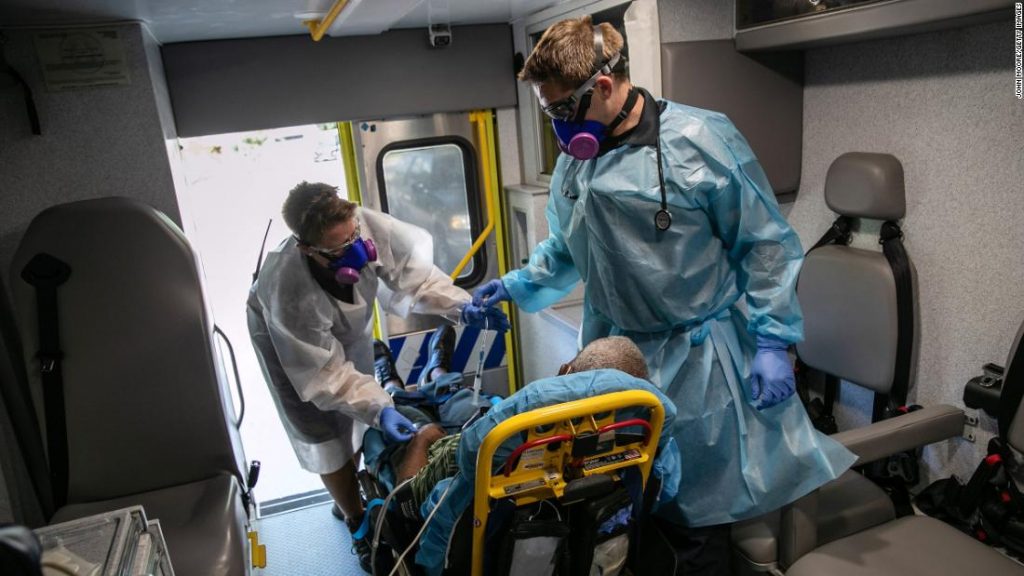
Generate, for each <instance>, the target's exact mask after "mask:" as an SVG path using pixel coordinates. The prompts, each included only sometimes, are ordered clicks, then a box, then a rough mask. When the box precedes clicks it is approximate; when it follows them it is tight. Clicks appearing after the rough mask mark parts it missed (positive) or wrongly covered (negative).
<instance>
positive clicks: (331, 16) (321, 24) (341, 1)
mask: <svg viewBox="0 0 1024 576" xmlns="http://www.w3.org/2000/svg"><path fill="white" fill-rule="evenodd" d="M348 2H349V0H335V2H334V5H333V6H331V9H330V10H328V11H327V14H325V15H324V17H323V18H322V19H320V20H303V21H302V23H303V24H305V25H306V28H309V35H310V36H312V37H313V41H314V42H319V41H320V39H321V38H323V37H324V34H326V33H327V30H328V29H329V28H330V27H331V25H333V24H334V20H335V19H337V18H338V14H341V11H342V10H344V9H345V6H346V5H347V4H348Z"/></svg>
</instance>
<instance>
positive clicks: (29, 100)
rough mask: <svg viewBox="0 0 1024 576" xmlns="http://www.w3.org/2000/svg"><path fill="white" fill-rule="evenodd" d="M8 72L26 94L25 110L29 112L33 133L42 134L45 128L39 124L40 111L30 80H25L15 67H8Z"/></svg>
mask: <svg viewBox="0 0 1024 576" xmlns="http://www.w3.org/2000/svg"><path fill="white" fill-rule="evenodd" d="M7 73H8V74H10V75H11V76H12V77H13V78H14V80H15V82H17V83H18V84H21V91H22V93H23V94H24V95H25V112H26V113H27V114H28V122H29V124H30V125H31V126H32V133H33V134H35V135H36V136H42V134H43V128H42V126H41V125H40V124H39V111H37V110H36V101H35V98H33V97H32V89H31V88H30V87H29V85H28V82H25V79H24V78H22V77H21V74H18V71H17V70H15V69H14V68H8V69H7Z"/></svg>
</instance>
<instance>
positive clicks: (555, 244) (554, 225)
mask: <svg viewBox="0 0 1024 576" xmlns="http://www.w3.org/2000/svg"><path fill="white" fill-rule="evenodd" d="M556 201H557V200H556V198H555V193H554V192H552V193H551V195H550V196H549V197H548V206H547V210H546V212H545V214H546V215H547V219H548V230H549V231H550V232H549V234H548V237H547V239H545V240H544V241H543V242H541V243H540V244H538V245H537V247H536V248H534V250H533V253H532V254H531V255H530V262H529V264H527V265H526V266H524V267H522V268H520V269H518V270H513V271H511V272H509V273H508V274H505V275H504V276H503V277H502V278H501V281H502V283H503V284H504V285H505V290H507V291H508V295H509V296H510V297H511V298H512V301H513V302H515V303H516V306H518V307H519V308H521V309H522V310H524V311H526V312H537V311H539V310H543V309H545V308H547V307H548V306H551V305H552V304H554V303H556V302H558V301H559V300H561V299H562V298H565V297H566V296H568V295H569V293H570V292H572V289H573V288H575V287H576V283H577V282H579V281H580V273H579V271H577V270H576V265H575V263H573V260H572V255H571V254H570V253H569V247H568V246H567V245H566V243H565V236H564V235H563V233H562V229H561V226H560V225H559V223H558V215H557V213H556V210H555V202H556Z"/></svg>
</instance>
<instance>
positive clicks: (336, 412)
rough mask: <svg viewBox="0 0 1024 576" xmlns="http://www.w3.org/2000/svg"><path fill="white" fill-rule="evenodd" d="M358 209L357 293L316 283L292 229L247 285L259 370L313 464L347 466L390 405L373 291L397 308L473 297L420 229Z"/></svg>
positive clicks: (456, 304) (447, 307)
mask: <svg viewBox="0 0 1024 576" xmlns="http://www.w3.org/2000/svg"><path fill="white" fill-rule="evenodd" d="M356 217H357V218H358V219H359V222H360V226H361V229H362V236H363V237H364V238H368V239H372V240H373V241H374V243H375V244H376V245H377V254H378V256H377V258H378V259H377V261H376V262H370V263H368V264H367V265H366V267H365V268H363V270H362V273H361V275H360V279H359V282H358V283H356V284H355V287H354V290H353V296H354V303H352V304H348V303H346V302H343V301H341V300H338V299H337V298H334V297H333V296H331V295H330V294H328V293H327V292H325V291H324V290H323V289H322V288H321V287H320V285H319V284H317V282H316V280H315V279H314V278H313V276H312V274H311V273H310V271H309V268H308V264H307V261H306V260H307V259H306V257H305V256H304V255H303V254H302V253H301V252H300V251H299V248H298V245H297V244H296V241H295V239H294V238H288V239H287V240H285V241H284V242H282V243H281V244H280V245H279V246H277V248H275V249H273V250H271V251H270V252H269V253H268V254H267V257H266V260H265V261H264V263H263V266H262V268H261V269H260V274H259V279H258V280H257V282H256V283H255V284H254V285H253V287H252V289H251V290H250V292H249V301H248V310H247V315H248V323H249V334H250V337H251V338H252V342H253V346H254V347H255V348H256V355H257V356H258V357H259V360H260V365H261V367H262V368H263V375H264V378H266V380H267V384H268V386H269V387H270V393H271V396H272V397H273V398H274V403H275V404H276V406H277V410H278V413H279V414H280V416H281V421H282V422H283V423H284V427H285V430H286V431H287V433H288V437H289V439H290V440H291V443H292V447H293V448H294V449H295V454H296V456H298V459H299V463H300V464H301V465H302V467H303V468H304V469H306V470H308V471H310V472H314V473H317V474H328V473H331V472H335V471H337V470H338V469H339V468H341V467H342V466H344V465H345V464H346V463H347V462H348V461H349V460H350V459H351V458H352V455H353V454H354V453H355V451H356V449H357V448H358V442H359V439H360V438H362V432H363V430H364V429H365V428H364V426H378V425H379V418H380V412H381V410H382V409H384V408H385V407H387V406H391V398H390V397H389V396H388V394H387V393H386V392H384V390H383V389H382V388H381V387H380V385H379V384H378V383H377V382H376V380H374V377H373V301H374V298H379V301H380V304H381V308H382V310H384V311H386V312H389V313H392V314H398V315H399V316H402V317H405V316H406V315H407V314H409V313H410V312H416V313H421V314H446V315H452V314H457V311H458V309H459V308H461V306H462V305H463V304H465V303H466V302H468V301H469V299H470V296H469V294H468V293H467V292H466V291H465V290H463V289H461V288H458V287H456V286H455V285H454V284H453V283H452V281H451V279H450V278H449V277H448V275H446V274H445V273H444V272H442V271H441V270H439V269H438V268H437V267H436V266H434V265H433V259H434V258H433V255H434V246H433V239H432V238H431V236H430V235H429V234H428V233H427V232H426V231H424V230H422V229H420V228H417V227H416V226H413V225H411V224H407V223H405V222H401V221H399V220H396V219H395V218H392V217H391V216H389V215H387V214H382V213H380V212H375V211H372V210H368V209H364V208H360V209H359V210H358V211H357V215H356ZM381 282H383V285H381ZM378 289H379V292H378Z"/></svg>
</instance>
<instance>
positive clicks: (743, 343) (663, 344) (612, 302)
mask: <svg viewBox="0 0 1024 576" xmlns="http://www.w3.org/2000/svg"><path fill="white" fill-rule="evenodd" d="M622 49H623V38H622V36H621V35H620V34H619V33H618V32H617V31H616V30H615V28H614V27H612V26H611V25H609V24H600V25H599V26H595V25H593V24H592V22H591V19H590V18H589V17H584V18H582V19H574V20H565V21H562V22H559V23H557V24H555V25H553V26H552V27H551V28H549V29H548V30H547V31H546V32H545V33H544V35H543V37H542V38H541V39H540V41H539V42H538V43H537V45H536V47H535V48H534V49H533V52H532V53H531V54H530V56H529V58H528V59H527V61H526V63H525V67H524V69H523V70H522V72H521V74H520V79H521V80H522V81H525V82H529V83H530V84H532V86H533V89H534V92H535V94H536V95H537V98H538V99H539V101H540V104H541V106H542V107H543V109H544V111H545V113H546V114H547V115H548V116H549V117H550V118H551V122H552V124H553V127H554V131H555V134H556V136H557V138H558V140H559V144H560V145H561V147H562V151H563V154H561V155H560V156H559V158H558V161H557V164H556V166H555V169H554V173H553V174H552V177H551V189H550V196H549V200H548V205H547V218H548V225H549V227H550V235H549V237H548V238H547V239H546V240H544V241H543V242H541V243H540V244H539V245H538V246H537V248H536V249H535V250H534V252H533V254H532V255H531V258H530V261H529V263H528V264H527V265H526V266H525V267H524V268H521V269H519V270H515V271H512V272H510V273H508V274H506V275H505V276H504V277H503V278H501V279H500V280H493V281H491V282H489V283H488V284H486V285H484V286H483V287H481V288H480V289H478V290H477V292H476V294H475V296H474V302H475V303H479V304H481V305H485V306H490V305H495V304H497V303H498V302H500V301H502V300H510V301H512V302H514V303H515V304H516V305H518V306H519V307H520V308H521V309H523V310H525V311H527V312H535V311H538V310H541V309H543V308H545V307H547V306H550V305H552V304H554V303H555V302H557V301H558V300H560V299H561V298H563V297H564V296H566V295H567V294H569V292H570V291H571V290H572V289H573V287H574V286H575V285H576V283H577V282H578V281H580V280H581V279H582V280H583V281H584V282H585V283H586V287H585V300H584V311H583V314H584V316H583V322H582V327H581V333H580V339H581V344H582V345H586V344H587V343H588V342H591V341H593V340H595V339H597V338H600V337H603V336H607V335H622V336H626V337H628V338H630V339H631V340H633V341H634V342H635V343H636V344H637V345H638V346H639V348H640V349H641V350H642V351H643V353H644V356H645V357H646V359H647V363H648V365H649V367H650V369H651V380H652V381H653V382H654V384H655V385H657V386H659V387H660V388H661V390H662V391H664V392H665V394H666V395H667V396H668V397H669V398H671V399H672V400H673V401H674V402H675V404H676V408H677V409H678V418H677V420H676V423H675V428H674V431H673V434H674V437H675V439H676V441H677V443H678V445H679V448H680V453H681V462H683V475H682V480H681V482H680V485H679V490H678V492H677V494H678V496H677V499H676V501H675V505H674V506H667V507H662V509H661V510H660V511H659V513H660V514H662V515H663V518H664V519H665V520H667V521H668V523H667V524H666V529H667V530H669V532H670V535H673V538H674V539H676V541H677V547H678V548H681V549H682V548H685V549H686V550H689V551H691V552H690V560H688V561H687V562H688V563H689V565H688V571H687V573H688V574H705V573H713V574H727V573H728V572H729V568H728V534H729V530H728V524H730V523H732V522H735V521H738V520H742V519H746V518H750V517H753V516H756V515H759V514H761V513H764V512H768V511H770V510H773V509H775V508H778V507H780V506H782V505H784V504H787V503H789V502H791V501H793V500H795V499H796V498H798V497H800V496H802V495H804V494H807V493H809V492H810V491H812V490H813V489H815V488H817V487H818V486H820V485H822V484H824V483H825V482H827V481H829V480H832V479H834V478H836V477H838V476H839V475H840V474H841V473H842V472H843V471H845V470H846V469H847V468H848V467H849V466H850V465H851V464H852V462H853V461H854V456H853V455H852V454H851V453H850V452H848V451H847V450H845V449H844V448H843V447H842V446H840V445H839V444H838V443H836V442H834V441H833V440H831V439H829V438H827V437H825V436H823V435H821V434H818V433H817V432H816V431H815V430H814V429H813V427H812V426H811V424H810V422H809V421H808V418H807V415H806V413H805V412H804V409H803V407H802V406H801V405H800V403H799V402H798V401H796V400H795V399H793V398H792V396H793V392H794V378H793V369H792V364H791V362H790V359H789V357H788V354H787V348H788V346H789V345H790V344H793V343H795V342H797V341H799V340H800V339H801V338H802V334H803V321H802V316H801V312H800V307H799V305H798V303H797V300H796V293H795V283H796V278H797V274H798V272H799V270H800V265H801V262H802V259H803V251H802V249H801V246H800V241H799V239H798V237H797V235H796V233H795V232H794V231H793V229H792V228H790V226H789V224H788V223H787V222H786V220H785V219H784V218H783V216H782V214H781V213H780V212H779V207H778V204H777V203H776V200H775V197H774V194H773V192H772V190H771V187H770V185H769V183H768V180H767V178H766V176H765V174H764V172H763V170H762V169H761V166H760V165H759V164H758V162H757V159H756V158H755V157H754V154H753V152H752V151H751V150H750V147H749V146H748V144H747V142H746V141H745V140H744V139H743V137H742V136H741V135H740V133H739V132H738V131H737V130H736V128H735V127H734V126H733V125H732V123H731V122H730V121H729V119H728V118H726V117H725V116H724V115H722V114H719V113H716V112H710V111H707V110H700V109H697V108H692V107H689V106H684V105H681V104H677V103H674V102H669V101H665V100H656V99H654V98H653V97H652V96H651V95H650V93H648V92H647V91H645V90H643V89H641V88H637V87H635V86H633V85H632V84H631V83H630V81H629V79H628V76H627V74H626V56H625V55H624V54H623V53H622ZM694 80H695V81H699V79H694ZM680 526H682V527H686V528H685V529H679V528H678V527H680ZM684 557H685V555H684Z"/></svg>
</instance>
